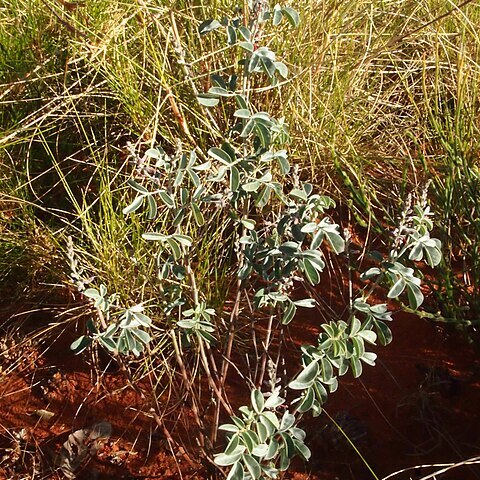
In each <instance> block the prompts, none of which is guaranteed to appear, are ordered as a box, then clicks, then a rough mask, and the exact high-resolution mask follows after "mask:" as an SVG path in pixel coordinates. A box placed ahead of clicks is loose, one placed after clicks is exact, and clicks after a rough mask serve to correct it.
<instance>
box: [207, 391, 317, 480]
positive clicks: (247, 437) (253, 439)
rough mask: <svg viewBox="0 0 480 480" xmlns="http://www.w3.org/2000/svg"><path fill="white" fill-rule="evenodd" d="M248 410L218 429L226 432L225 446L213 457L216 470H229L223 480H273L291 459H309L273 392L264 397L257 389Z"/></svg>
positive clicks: (300, 435)
mask: <svg viewBox="0 0 480 480" xmlns="http://www.w3.org/2000/svg"><path fill="white" fill-rule="evenodd" d="M250 398H251V405H252V407H251V408H249V407H245V406H244V407H240V409H239V411H240V414H241V417H237V416H232V417H231V419H232V423H227V424H225V425H222V426H221V427H220V430H224V431H225V432H227V437H228V444H227V446H226V448H225V450H224V452H223V453H220V454H218V455H216V456H215V463H216V464H217V465H219V466H227V467H230V468H231V470H230V473H229V474H228V477H227V480H243V479H247V478H250V479H255V480H257V479H259V478H264V477H267V478H276V477H277V476H278V474H279V472H281V471H285V470H287V469H288V467H289V465H290V461H291V459H292V458H293V457H294V456H296V455H300V456H301V457H302V458H303V459H304V460H305V461H308V460H309V459H310V457H311V452H310V450H309V448H308V447H307V446H306V445H305V444H304V440H305V432H304V431H303V430H302V429H300V428H298V427H296V426H295V423H296V418H295V416H294V415H292V414H291V413H289V412H288V410H285V411H284V412H283V414H282V413H280V408H279V407H282V406H283V405H284V402H285V399H283V398H281V397H280V395H279V389H275V390H274V391H273V392H272V393H270V395H269V396H268V397H266V398H265V395H264V394H262V392H261V391H260V390H258V389H254V390H252V392H251V395H250Z"/></svg>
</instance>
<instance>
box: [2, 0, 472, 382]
mask: <svg viewBox="0 0 480 480" xmlns="http://www.w3.org/2000/svg"><path fill="white" fill-rule="evenodd" d="M293 6H294V7H295V8H296V9H297V10H298V11H299V13H300V17H301V19H302V21H301V23H300V25H299V26H298V28H297V29H296V30H295V31H292V30H289V29H288V28H285V30H284V31H282V34H281V35H276V36H272V38H271V46H272V48H274V49H275V51H276V52H277V55H278V57H279V58H281V59H282V61H283V62H284V63H285V64H286V65H287V66H288V68H289V71H290V77H289V79H288V80H286V81H285V85H284V86H282V87H281V88H279V89H264V90H262V89H258V91H257V92H256V95H257V99H258V98H260V99H261V103H262V105H263V109H264V110H266V111H269V112H275V113H277V112H278V116H283V117H285V118H286V119H287V122H288V124H289V129H290V136H291V144H290V146H289V149H290V160H291V163H292V164H295V165H298V168H299V175H300V176H301V178H302V179H304V180H306V181H309V182H311V183H313V184H315V185H316V187H318V189H319V190H320V191H321V192H322V193H325V194H328V195H330V196H332V197H333V198H334V199H335V200H337V204H338V209H337V215H338V217H339V218H341V219H342V221H343V222H344V224H345V226H349V227H350V228H352V229H353V230H355V231H356V232H357V233H358V234H359V235H360V236H361V237H362V239H363V240H364V242H365V244H368V245H370V244H375V241H376V240H378V238H380V235H381V233H382V232H383V231H385V229H386V228H388V227H393V226H395V225H396V222H397V215H398V212H399V210H401V208H402V206H403V203H404V201H405V198H406V196H407V194H408V193H409V192H410V191H420V190H421V189H422V188H423V187H424V186H425V185H426V184H427V183H428V182H431V187H430V202H431V205H432V210H434V211H435V214H436V217H437V220H438V221H437V227H436V228H437V231H436V236H438V237H439V238H440V239H441V240H442V243H443V245H444V262H443V263H442V265H441V270H440V272H439V273H437V274H436V275H435V276H431V275H428V272H427V275H426V277H425V280H426V281H427V282H430V286H431V287H432V290H431V291H432V294H433V295H434V296H435V301H434V302H433V301H432V305H431V306H430V307H431V308H429V311H427V312H424V313H423V315H424V316H426V317H431V318H432V320H435V321H440V322H447V323H449V324H452V325H454V326H456V327H458V328H459V329H462V331H464V332H465V333H466V334H467V335H469V336H470V338H471V339H473V340H472V341H474V340H475V335H476V332H477V328H478V322H479V319H480V216H479V213H480V168H479V165H480V156H479V152H480V149H479V143H480V131H479V130H480V100H479V97H478V89H479V85H480V33H479V32H480V5H479V4H478V1H474V0H466V1H463V2H461V3H454V2H453V1H450V0H448V1H437V0H420V1H417V0H415V1H413V0H412V1H410V0H391V1H390V0H356V1H350V0H346V1H342V2H338V1H336V0H299V1H298V2H296V5H293ZM236 7H237V5H236V3H235V2H229V1H217V0H212V1H211V2H199V1H195V0H181V1H172V2H168V3H167V2H163V1H161V0H156V1H149V0H124V1H122V2H118V1H108V2H107V1H105V0H85V1H81V2H69V1H65V0H0V294H1V298H2V304H4V305H5V306H8V307H9V308H11V305H12V304H15V305H17V306H18V310H19V311H20V310H22V311H25V310H29V309H30V310H34V309H35V310H36V309H39V308H40V309H53V310H54V311H56V312H57V313H58V314H59V316H58V317H57V319H56V321H55V322H53V323H50V324H49V325H48V326H47V327H45V325H42V326H41V327H42V328H41V332H42V333H41V335H43V337H42V338H47V337H45V335H47V334H50V335H57V333H55V332H58V331H61V330H66V329H69V328H72V325H77V323H76V322H77V321H78V318H80V317H81V316H82V315H83V314H84V312H85V305H82V304H79V305H74V306H73V307H72V306H70V308H69V309H68V312H65V308H64V307H63V306H62V305H61V304H62V301H61V299H62V298H63V297H64V296H65V291H66V289H65V286H66V285H67V284H70V285H71V273H72V272H71V270H72V258H73V257H72V255H71V252H72V247H71V246H69V245H70V244H69V242H68V237H72V238H73V240H74V247H73V248H74V254H75V255H74V256H75V258H76V259H78V261H79V263H80V265H81V267H82V268H83V269H84V270H85V272H88V275H93V276H95V279H96V280H95V281H96V282H97V283H98V284H101V283H104V284H105V285H108V288H109V291H111V292H116V293H117V294H118V295H119V297H120V299H121V300H123V301H125V302H126V301H127V300H128V301H133V302H134V303H141V302H143V301H145V300H147V299H150V298H155V297H158V296H159V295H160V294H161V293H162V292H161V291H160V290H159V286H158V285H157V284H156V283H155V282H153V281H152V278H155V277H156V270H155V269H156V265H155V262H154V261H153V260H152V261H151V262H150V263H148V262H147V263H146V264H145V263H143V264H142V262H141V260H142V259H145V258H147V257H148V254H149V245H148V244H146V242H144V241H142V238H141V234H142V233H143V232H144V228H143V226H142V224H141V222H140V220H138V219H136V218H135V217H132V219H130V220H129V221H128V222H126V221H125V217H124V215H123V213H122V209H123V208H124V206H125V205H127V204H128V203H130V201H131V199H132V196H131V191H130V189H129V188H127V186H126V180H127V179H128V178H129V177H130V175H131V172H132V163H131V152H132V151H134V152H135V151H137V152H138V151H145V150H146V149H148V148H150V147H153V146H156V145H160V146H161V147H162V148H163V149H164V150H165V151H166V152H167V153H174V152H175V151H177V150H178V144H179V141H180V142H181V144H182V148H183V149H185V150H189V149H194V148H197V149H198V150H199V151H203V152H206V151H207V150H208V149H209V148H210V147H211V146H212V145H215V144H217V143H218V142H220V141H221V140H222V132H223V131H224V130H225V116H226V115H225V114H226V113H228V112H226V111H223V112H222V111H221V109H220V110H217V111H213V110H211V111H209V113H208V114H207V113H206V112H205V109H204V108H203V107H202V106H201V105H200V104H199V103H198V101H197V99H196V95H197V94H198V93H199V92H203V91H206V90H207V89H208V87H209V86H210V80H209V75H210V73H211V72H217V71H222V70H227V71H228V67H225V65H224V64H223V63H222V64H220V63H219V61H218V55H217V54H218V53H220V52H222V53H223V50H222V49H223V48H224V47H223V44H222V43H221V42H219V41H218V39H217V38H216V37H214V36H209V37H206V38H204V39H202V40H201V39H200V36H199V34H198V26H199V24H200V23H201V21H203V20H204V19H208V18H221V17H222V16H224V15H230V14H231V13H232V12H234V11H235V8H236ZM227 55H228V53H227ZM237 60H238V59H237V58H236V57H235V56H234V55H233V54H232V56H231V65H232V66H233V65H235V63H236V62H237ZM190 229H191V231H195V237H196V238H198V239H199V242H200V243H199V245H197V246H196V248H197V251H198V252H199V253H198V254H197V257H196V259H195V262H196V268H195V276H196V282H197V285H198V288H199V290H201V291H202V292H205V296H206V297H207V298H209V299H210V301H211V302H212V304H213V306H222V305H224V304H225V303H226V304H227V305H228V301H229V300H231V299H229V298H228V291H229V288H230V287H231V284H232V282H234V278H232V271H231V257H232V255H233V246H232V245H231V244H230V245H229V244H228V238H229V235H230V234H231V232H229V231H228V230H225V223H224V222H223V221H222V217H221V215H220V214H219V213H218V211H215V210H211V211H209V212H208V218H206V223H205V225H204V226H198V225H196V224H195V222H193V221H192V222H191V226H190ZM220 239H222V242H221V241H219V240H220ZM223 240H226V241H225V242H223ZM140 264H142V268H141V269H140V267H139V265H140ZM80 303H81V302H80ZM11 328H12V324H11V323H8V325H7V323H5V328H4V329H5V331H8V332H11ZM33 330H34V334H35V335H37V334H38V335H40V334H39V333H38V332H37V329H36V328H33ZM152 348H154V350H153V351H151V352H149V353H151V355H148V356H146V357H145V359H143V360H142V362H141V365H140V366H138V368H136V369H135V370H134V372H133V374H132V375H133V380H134V381H135V382H140V381H141V380H142V379H144V378H145V372H152V371H154V372H155V374H154V377H155V378H157V379H160V378H161V377H162V375H164V374H165V372H161V371H158V363H157V362H156V360H155V359H158V357H159V356H160V357H162V358H164V359H165V360H166V361H165V362H163V364H162V365H164V367H163V368H165V369H167V370H168V363H169V359H171V358H173V355H174V352H173V349H172V348H170V347H167V346H166V342H163V341H159V342H157V343H156V344H155V346H154V347H152ZM154 367H155V368H154ZM151 381H152V383H154V384H155V379H153V380H151Z"/></svg>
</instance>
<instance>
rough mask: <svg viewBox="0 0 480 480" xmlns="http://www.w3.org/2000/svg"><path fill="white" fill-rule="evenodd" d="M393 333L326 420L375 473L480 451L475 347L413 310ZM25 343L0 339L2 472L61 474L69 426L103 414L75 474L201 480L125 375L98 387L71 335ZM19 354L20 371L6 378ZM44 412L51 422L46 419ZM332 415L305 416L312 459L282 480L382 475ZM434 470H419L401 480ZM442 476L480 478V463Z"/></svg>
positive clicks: (308, 334)
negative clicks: (104, 432) (46, 343)
mask: <svg viewBox="0 0 480 480" xmlns="http://www.w3.org/2000/svg"><path fill="white" fill-rule="evenodd" d="M302 314H303V317H302V316H301V315H302ZM318 323H319V320H318V319H317V317H316V314H314V313H311V312H310V311H302V312H300V314H299V318H297V319H296V320H295V322H294V328H293V327H292V328H291V331H290V334H292V336H293V337H294V341H295V342H296V343H297V344H298V343H301V342H304V341H314V337H315V335H316V333H317V332H318ZM392 330H393V337H394V340H393V343H392V344H391V345H389V346H388V347H384V348H383V347H378V348H377V353H378V355H379V360H378V364H377V366H376V367H374V368H372V367H365V369H364V373H363V375H362V376H361V378H360V379H358V380H355V379H353V378H351V377H350V376H349V375H347V376H345V377H342V378H341V379H340V388H339V391H338V392H336V393H334V394H332V395H331V396H330V399H329V401H328V402H327V404H326V406H325V407H326V412H328V416H331V417H334V418H336V419H337V422H338V423H340V424H341V425H342V426H343V428H344V429H345V431H346V433H347V434H348V435H349V436H350V437H351V438H352V439H353V440H354V444H355V446H356V448H358V450H359V451H360V452H361V454H362V455H363V457H364V459H365V461H366V463H368V465H369V466H370V468H371V469H372V470H373V471H374V472H375V474H376V475H377V476H378V478H383V477H385V476H386V475H388V474H390V473H392V472H395V471H397V470H400V469H403V468H407V467H412V466H416V465H425V464H432V463H442V464H443V463H450V462H459V461H462V460H465V459H467V458H469V457H473V456H475V455H479V454H480V443H479V440H480V434H479V433H478V432H479V431H480V413H479V408H478V406H479V404H480V377H479V375H478V373H479V359H478V355H477V354H476V352H475V351H474V348H473V346H472V345H469V344H468V343H467V342H466V341H465V339H464V338H463V337H462V336H461V335H460V334H459V333H458V332H455V331H450V330H449V329H447V328H446V327H444V326H442V325H439V324H433V323H430V322H427V321H423V320H420V319H418V318H416V317H414V316H410V315H405V314H396V315H395V316H394V322H393V323H392ZM67 337H68V336H67ZM18 342H19V345H23V346H22V347H18V348H11V349H9V350H8V349H6V347H8V345H6V346H5V345H3V347H2V349H3V351H4V355H2V356H0V368H1V370H0V372H1V375H0V426H1V428H2V431H0V478H5V479H8V480H14V479H21V478H22V479H24V478H32V479H33V478H52V479H55V478H64V477H63V474H62V473H61V472H57V473H48V472H47V471H46V470H45V466H46V465H51V464H52V458H53V457H54V456H55V452H58V450H59V449H60V447H61V445H62V443H63V442H64V441H65V440H66V439H67V437H68V435H69V433H71V432H72V431H74V430H76V429H78V428H82V427H84V426H89V425H92V424H95V423H97V422H102V421H107V422H110V423H111V424H112V427H113V434H112V437H111V438H110V439H109V440H108V441H107V442H106V444H105V447H104V448H103V450H102V451H101V452H100V453H99V454H98V455H97V456H96V458H94V459H92V460H91V461H90V462H89V464H88V465H87V466H86V467H85V468H84V470H83V471H82V472H81V473H80V474H79V476H78V477H77V478H81V479H82V478H83V479H95V478H97V479H117V478H118V479H121V478H124V479H140V478H142V479H143V478H145V479H151V478H163V479H174V478H175V479H176V478H185V479H189V478H191V479H193V478H199V479H201V478H204V476H203V475H202V473H201V471H200V470H198V471H196V470H195V469H193V468H192V467H191V466H189V465H188V464H186V462H185V459H184V457H183V456H182V455H181V454H180V452H178V451H175V449H173V451H172V449H171V448H170V447H169V444H168V442H167V441H166V439H165V437H164V435H163V434H162V433H161V432H160V430H159V429H158V427H157V425H156V423H155V422H154V420H153V418H151V416H149V415H148V406H145V404H144V403H145V402H144V400H142V398H140V396H139V395H138V394H137V393H135V392H134V391H133V390H132V389H130V388H128V387H126V386H125V385H126V384H125V380H124V377H123V375H122V374H121V373H118V372H117V373H104V374H103V375H102V377H101V384H98V382H97V380H98V379H96V378H93V376H92V374H91V372H90V370H89V367H88V366H87V365H86V363H85V358H82V357H75V356H74V355H73V354H72V353H71V351H70V350H69V348H68V345H69V343H70V338H61V339H60V340H59V341H57V342H55V343H54V344H53V346H52V347H51V348H50V350H47V351H46V352H42V350H41V347H40V346H39V345H35V344H28V343H27V344H22V342H21V341H20V339H18ZM5 351H7V353H6V354H5ZM15 361H17V362H20V363H19V366H18V367H17V368H16V369H15V370H14V371H13V373H9V371H8V369H9V366H11V365H12V364H13V363H14V362H15ZM42 410H46V411H49V412H52V413H53V414H54V416H53V418H51V419H50V420H47V419H42V418H41V417H39V414H41V411H42ZM35 412H36V413H35ZM328 416H327V415H326V414H324V415H321V416H320V417H318V418H315V419H311V418H310V417H308V418H306V419H305V429H306V431H307V442H308V444H309V446H310V448H311V450H312V453H313V455H312V461H311V463H310V464H309V465H306V466H304V465H301V464H300V463H299V462H297V463H296V464H295V465H294V468H293V471H292V472H290V473H289V474H288V475H287V476H286V477H285V478H292V479H297V480H302V479H307V478H310V479H312V480H314V479H317V480H336V479H339V480H348V479H356V480H358V479H370V478H374V477H373V475H372V474H371V473H370V472H369V470H368V469H367V467H366V466H365V465H364V463H363V462H362V460H361V458H360V456H359V455H358V453H356V452H355V451H354V449H353V448H352V447H351V446H350V445H349V443H348V442H347V441H346V440H344V438H343V437H342V435H341V434H339V433H338V430H337V429H336V427H335V426H334V425H333V424H332V422H331V421H330V420H329V418H328ZM2 449H3V453H2ZM34 471H37V472H43V473H42V474H40V473H37V474H36V475H35V474H33V472H34ZM433 471H434V469H432V468H427V467H425V468H417V469H415V470H410V471H408V472H406V473H403V474H399V475H397V476H395V477H394V480H406V479H410V478H412V479H413V478H416V479H418V478H422V477H424V476H426V475H427V474H428V473H431V472H433ZM437 478H442V479H459V478H461V479H464V480H467V479H470V478H471V479H473V478H480V466H477V465H474V466H469V467H461V468H459V469H456V470H452V471H451V472H450V473H447V474H446V475H444V476H438V477H437Z"/></svg>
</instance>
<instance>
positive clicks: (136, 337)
mask: <svg viewBox="0 0 480 480" xmlns="http://www.w3.org/2000/svg"><path fill="white" fill-rule="evenodd" d="M82 293H83V295H85V296H86V297H87V298H90V299H91V300H93V303H94V306H95V308H96V309H97V312H98V313H99V315H100V316H101V318H102V320H103V322H102V323H103V326H104V327H106V328H104V329H103V330H99V328H98V327H97V326H96V324H95V322H94V321H93V320H92V319H90V320H89V321H88V322H87V329H88V334H86V335H82V336H81V337H79V338H78V339H77V340H75V341H74V342H73V343H72V345H71V347H70V348H71V349H72V350H73V351H74V352H75V353H76V354H78V353H81V352H83V351H84V350H85V349H86V348H88V347H89V346H90V345H91V344H92V343H93V342H95V341H97V342H98V343H99V344H100V345H101V346H103V347H105V348H106V349H107V350H108V351H110V352H112V353H120V354H122V355H129V354H131V353H133V354H134V355H135V356H139V355H140V354H141V353H142V352H143V351H144V349H145V346H146V345H148V343H149V342H150V340H151V338H150V335H149V334H148V332H146V331H145V328H149V327H150V326H151V324H152V320H151V319H150V317H148V316H147V315H145V314H144V313H143V311H144V308H143V306H142V305H134V306H133V307H130V308H127V309H124V308H121V307H119V306H118V305H117V304H116V301H117V295H116V294H115V293H114V294H112V295H108V292H107V288H106V287H105V285H103V284H102V285H100V288H99V289H98V290H97V289H96V288H87V289H86V290H84V291H83V292H82ZM113 317H116V319H115V321H112V320H113V319H114V318H113Z"/></svg>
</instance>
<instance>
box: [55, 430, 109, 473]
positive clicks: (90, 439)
mask: <svg viewBox="0 0 480 480" xmlns="http://www.w3.org/2000/svg"><path fill="white" fill-rule="evenodd" d="M111 434H112V425H111V424H110V423H108V422H101V423H96V424H95V425H92V426H91V427H90V428H82V429H81V430H77V431H75V432H73V433H71V434H70V435H69V436H68V439H67V441H66V442H65V443H64V444H63V446H62V448H61V450H60V452H59V454H58V455H57V459H56V461H55V464H56V465H57V466H58V467H60V469H61V470H62V472H63V473H64V474H65V476H66V477H67V478H70V479H74V478H75V477H76V474H75V471H76V470H78V468H79V467H80V466H81V465H83V464H85V463H87V462H88V461H89V460H90V459H91V458H92V457H93V456H94V455H95V454H96V453H97V452H98V450H99V449H100V448H101V447H102V445H103V444H104V443H105V441H106V440H108V439H109V438H110V435H111Z"/></svg>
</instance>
